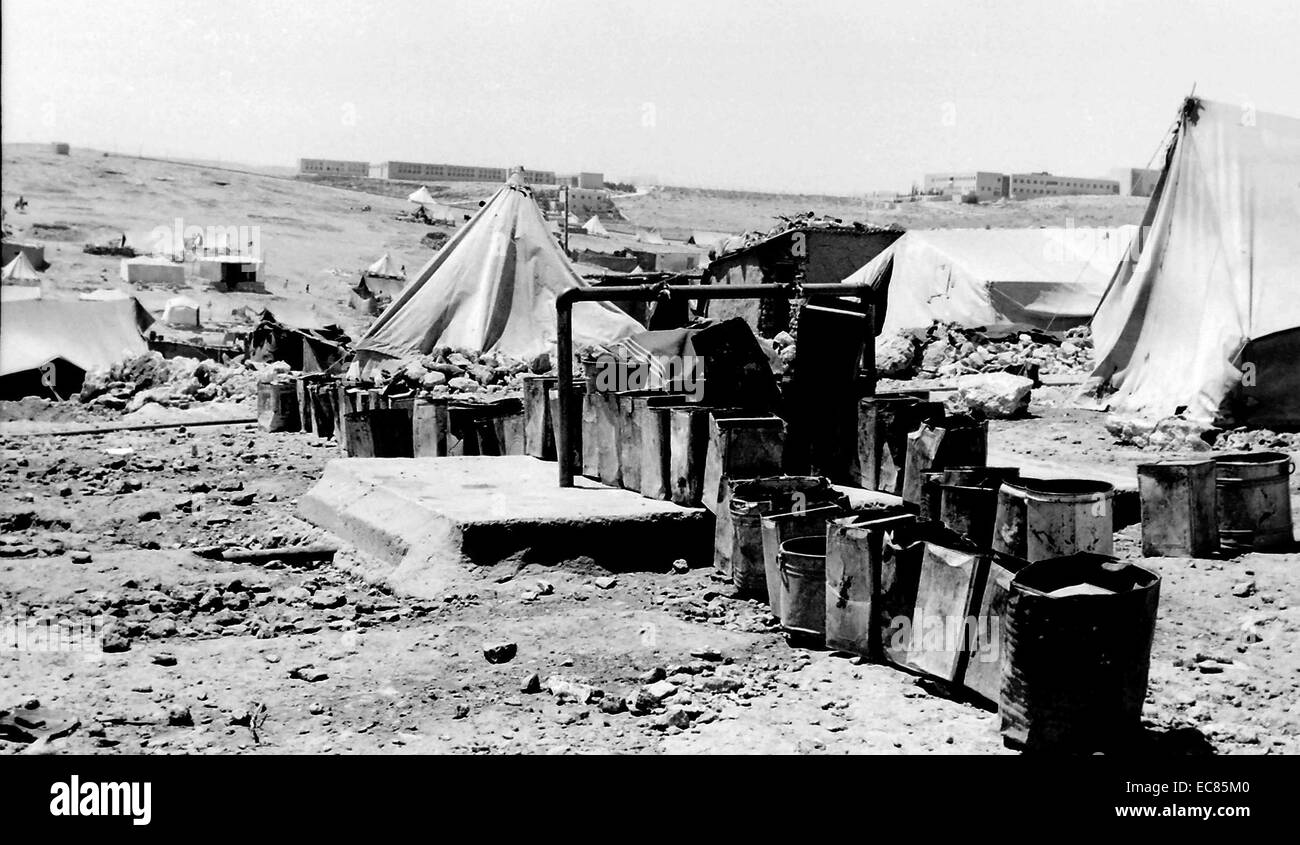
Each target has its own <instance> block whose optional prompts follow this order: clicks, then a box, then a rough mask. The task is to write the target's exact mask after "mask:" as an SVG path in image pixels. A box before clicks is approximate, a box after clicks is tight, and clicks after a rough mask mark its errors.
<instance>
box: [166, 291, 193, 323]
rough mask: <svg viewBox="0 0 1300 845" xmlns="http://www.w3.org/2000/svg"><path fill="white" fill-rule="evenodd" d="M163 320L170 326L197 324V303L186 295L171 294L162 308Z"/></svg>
mask: <svg viewBox="0 0 1300 845" xmlns="http://www.w3.org/2000/svg"><path fill="white" fill-rule="evenodd" d="M163 322H164V323H167V324H169V325H172V326H198V325H199V304H198V303H197V302H195V301H194V300H192V299H190V298H189V297H187V296H173V297H172V298H171V299H169V300H167V305H166V306H165V307H164V308H163Z"/></svg>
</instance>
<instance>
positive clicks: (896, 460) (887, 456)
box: [850, 393, 943, 495]
mask: <svg viewBox="0 0 1300 845" xmlns="http://www.w3.org/2000/svg"><path fill="white" fill-rule="evenodd" d="M926 396H928V394H924V395H921V394H913V395H908V394H902V393H895V394H880V395H877V396H868V397H866V398H864V399H860V400H858V436H857V452H856V455H855V460H854V461H853V462H852V464H851V466H850V476H851V478H852V479H853V480H854V481H856V483H857V484H858V485H859V486H861V487H863V488H865V489H867V490H882V491H884V492H886V493H893V494H894V495H897V494H898V493H900V492H901V491H902V486H903V469H904V466H905V464H906V453H907V435H909V434H911V433H912V432H913V431H915V430H916V427H917V426H918V425H920V424H921V421H922V420H924V419H926V418H928V417H931V416H934V415H936V414H938V415H942V414H943V403H942V402H930V401H927V400H926V398H925V397H926Z"/></svg>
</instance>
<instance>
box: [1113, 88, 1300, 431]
mask: <svg viewBox="0 0 1300 845" xmlns="http://www.w3.org/2000/svg"><path fill="white" fill-rule="evenodd" d="M1198 104H1199V105H1200V107H1201V108H1200V109H1199V116H1197V114H1196V112H1197V110H1195V109H1193V110H1187V109H1184V115H1185V116H1186V119H1185V120H1184V122H1183V123H1182V125H1181V126H1180V128H1179V132H1178V136H1177V139H1176V141H1175V143H1174V147H1173V150H1172V153H1171V155H1170V157H1169V163H1168V165H1167V170H1166V173H1165V176H1164V185H1163V190H1162V193H1161V195H1160V196H1159V198H1158V205H1157V207H1156V208H1155V212H1154V216H1153V217H1152V222H1151V230H1150V232H1149V233H1147V234H1146V237H1145V238H1144V241H1145V242H1144V244H1143V248H1142V253H1141V255H1140V256H1139V258H1138V261H1137V264H1136V266H1135V267H1133V268H1132V270H1131V272H1123V273H1120V274H1118V275H1117V276H1116V279H1115V281H1114V282H1113V283H1112V285H1111V289H1110V291H1109V292H1108V293H1107V295H1106V298H1105V300H1104V301H1103V302H1102V303H1101V306H1100V307H1099V308H1098V310H1097V315H1096V318H1095V320H1094V321H1093V339H1094V343H1095V344H1096V349H1097V366H1096V369H1095V371H1094V375H1095V376H1097V377H1098V378H1099V379H1100V381H1101V382H1102V384H1103V385H1105V386H1108V387H1110V388H1112V389H1114V391H1115V392H1114V394H1113V396H1112V397H1111V406H1112V408H1113V409H1114V410H1116V411H1118V412H1120V413H1127V414H1133V415H1137V416H1145V417H1165V416H1169V415H1172V414H1175V413H1179V412H1182V413H1184V414H1185V416H1187V417H1188V418H1189V419H1193V420H1197V421H1200V422H1204V423H1207V424H1208V423H1210V422H1212V421H1213V420H1214V419H1216V418H1221V414H1222V412H1223V411H1224V410H1228V411H1229V416H1228V419H1231V418H1232V417H1231V409H1225V408H1224V405H1225V400H1228V399H1230V398H1231V394H1234V393H1235V392H1236V391H1237V390H1238V388H1239V387H1247V385H1245V381H1247V380H1251V379H1254V380H1256V383H1257V385H1258V387H1257V388H1255V390H1254V396H1255V399H1254V403H1253V405H1252V406H1251V408H1252V410H1251V411H1250V413H1249V417H1250V418H1251V419H1263V418H1269V419H1271V420H1273V421H1274V424H1279V423H1281V422H1285V421H1287V420H1289V421H1290V422H1289V424H1291V425H1294V424H1297V423H1300V414H1296V413H1295V409H1294V402H1293V401H1290V402H1289V404H1290V406H1291V407H1292V410H1291V411H1286V410H1285V407H1284V406H1283V405H1276V404H1275V407H1274V411H1275V412H1270V411H1269V410H1268V408H1267V407H1265V405H1267V403H1269V402H1272V403H1278V402H1280V401H1281V397H1282V396H1283V395H1284V394H1285V391H1284V390H1279V389H1278V388H1281V386H1282V385H1283V384H1285V383H1290V382H1293V381H1294V377H1293V378H1289V379H1281V380H1280V381H1279V382H1278V383H1277V384H1275V385H1273V386H1269V387H1268V388H1267V390H1264V392H1261V390H1263V389H1264V381H1267V380H1268V378H1269V376H1267V375H1265V376H1263V381H1260V380H1259V379H1260V377H1261V373H1263V372H1264V371H1265V370H1267V371H1268V372H1273V371H1274V370H1275V369H1277V370H1278V371H1279V372H1282V371H1287V368H1290V371H1294V370H1295V369H1296V360H1295V358H1294V357H1292V358H1290V359H1289V360H1286V361H1281V362H1279V361H1277V360H1274V359H1272V358H1270V359H1269V360H1267V361H1262V360H1251V357H1252V354H1253V355H1258V354H1260V353H1264V352H1266V353H1276V352H1277V350H1281V349H1286V348H1292V347H1288V346H1287V345H1286V344H1285V343H1281V342H1275V343H1268V344H1263V343H1261V344H1252V341H1256V340H1259V339H1262V338H1264V337H1266V336H1269V335H1275V334H1277V333H1280V332H1288V331H1290V330H1293V329H1295V328H1297V327H1300V238H1296V224H1297V221H1300V191H1297V190H1296V186H1297V185H1300V120H1297V119H1295V118H1289V117H1281V116H1278V115H1270V114H1264V113H1251V114H1249V115H1248V116H1244V115H1243V112H1242V110H1241V109H1240V107H1238V106H1233V105H1227V104H1222V103H1214V102H1207V101H1199V103H1198ZM1247 117H1248V118H1249V119H1247ZM1193 118H1194V122H1193ZM1122 269H1126V268H1122ZM1279 365H1280V369H1278V368H1279ZM1242 392H1243V393H1245V394H1247V395H1250V393H1251V391H1250V390H1243V391H1242ZM1269 396H1271V397H1272V398H1271V399H1269V398H1268V397H1269ZM1261 400H1262V401H1261Z"/></svg>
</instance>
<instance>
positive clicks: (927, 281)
mask: <svg viewBox="0 0 1300 845" xmlns="http://www.w3.org/2000/svg"><path fill="white" fill-rule="evenodd" d="M1136 233H1137V227H1136V226H1120V227H1116V228H1097V229H1093V228H1053V229H1048V228H1043V229H935V230H913V231H910V232H907V233H906V234H904V235H903V236H902V237H901V238H899V239H898V240H897V241H895V242H894V243H893V244H892V245H890V246H889V247H888V248H887V249H885V250H884V251H883V252H881V253H880V254H879V255H877V256H876V257H875V258H873V259H872V260H871V261H870V262H869V263H868V264H867V265H866V266H864V267H863V268H862V269H860V270H858V271H857V272H856V273H854V274H853V275H851V276H849V277H848V278H847V279H845V280H844V281H845V282H849V283H854V284H862V283H871V284H873V285H874V286H875V287H876V288H877V289H878V290H881V291H882V292H885V293H886V298H885V303H886V304H885V313H884V315H883V319H882V317H881V316H880V315H878V316H877V319H878V320H880V321H881V322H882V327H881V328H882V331H885V332H901V331H911V330H916V329H924V328H927V327H929V326H930V324H931V323H933V322H935V321H941V322H950V323H956V324H957V325H959V326H963V327H965V328H981V327H983V328H986V329H988V330H990V331H1015V330H1020V329H1028V328H1035V329H1041V330H1052V331H1064V330H1065V329H1068V328H1071V327H1073V326H1079V325H1084V324H1086V323H1087V322H1088V321H1089V320H1090V319H1091V318H1092V314H1093V312H1094V311H1096V309H1097V304H1098V303H1099V302H1100V301H1101V297H1102V294H1103V293H1104V292H1105V290H1106V285H1107V283H1108V282H1109V281H1110V279H1111V277H1112V276H1113V275H1114V273H1115V268H1116V266H1117V265H1118V264H1119V262H1120V261H1121V260H1123V259H1124V258H1125V257H1126V256H1127V255H1128V252H1129V249H1130V246H1131V244H1132V242H1133V238H1134V237H1135V235H1136Z"/></svg>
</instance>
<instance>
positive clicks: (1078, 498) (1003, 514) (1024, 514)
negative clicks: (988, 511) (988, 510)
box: [993, 478, 1115, 562]
mask: <svg viewBox="0 0 1300 845" xmlns="http://www.w3.org/2000/svg"><path fill="white" fill-rule="evenodd" d="M1114 498H1115V488H1114V487H1112V486H1111V485H1110V484H1107V483H1106V482H1104V481H1093V480H1090V479H1059V480H1058V479H1052V480H1047V479H1041V478H1023V479H1019V480H1017V481H1007V482H1004V483H1003V484H1002V487H1001V488H1000V489H999V490H998V510H997V517H996V520H995V522H994V525H993V551H995V552H1001V553H1002V554H1006V555H1010V556H1012V557H1017V558H1020V559H1022V560H1027V561H1030V562H1033V561H1037V560H1044V559H1046V558H1054V557H1065V556H1066V555H1072V554H1075V553H1076V552H1096V553H1097V554H1104V555H1108V554H1110V553H1111V551H1112V550H1113V548H1114V533H1113V532H1114V522H1115V517H1114Z"/></svg>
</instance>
